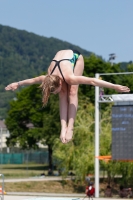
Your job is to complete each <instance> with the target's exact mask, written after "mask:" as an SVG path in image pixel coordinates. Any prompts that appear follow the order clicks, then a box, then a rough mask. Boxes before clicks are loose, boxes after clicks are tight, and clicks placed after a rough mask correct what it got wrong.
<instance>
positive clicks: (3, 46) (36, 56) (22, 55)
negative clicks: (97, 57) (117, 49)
mask: <svg viewBox="0 0 133 200" xmlns="http://www.w3.org/2000/svg"><path fill="white" fill-rule="evenodd" d="M61 49H77V50H79V51H80V52H81V53H82V54H83V55H84V56H90V54H91V52H88V51H86V50H84V49H82V48H80V47H79V46H76V45H73V44H70V43H68V42H65V41H62V40H59V39H56V38H53V37H51V38H47V37H43V36H38V35H36V34H34V33H29V32H27V31H22V30H17V29H15V28H11V27H8V26H3V25H0V96H1V98H0V119H2V118H5V116H6V111H7V108H8V105H9V101H10V100H11V99H12V98H14V97H15V94H14V92H10V91H9V92H5V90H4V88H5V86H6V85H7V84H9V83H11V82H14V81H19V80H23V79H26V78H31V77H34V76H38V75H40V74H42V72H44V71H46V70H47V67H48V66H49V64H50V62H51V59H52V58H53V56H54V55H55V53H56V52H57V51H58V50H61Z"/></svg>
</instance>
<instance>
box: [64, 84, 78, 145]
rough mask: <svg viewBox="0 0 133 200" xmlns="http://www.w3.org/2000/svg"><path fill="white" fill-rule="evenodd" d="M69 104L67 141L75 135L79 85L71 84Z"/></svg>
mask: <svg viewBox="0 0 133 200" xmlns="http://www.w3.org/2000/svg"><path fill="white" fill-rule="evenodd" d="M69 87H70V88H69V90H68V91H69V97H68V98H69V104H68V127H67V132H66V143H67V142H69V141H70V140H71V139H72V137H73V127H74V121H75V117H76V113H77V107H78V86H77V85H72V86H69Z"/></svg>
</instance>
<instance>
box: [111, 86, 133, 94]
mask: <svg viewBox="0 0 133 200" xmlns="http://www.w3.org/2000/svg"><path fill="white" fill-rule="evenodd" d="M114 89H115V90H116V91H117V92H130V89H129V88H128V87H127V86H123V85H115V86H114Z"/></svg>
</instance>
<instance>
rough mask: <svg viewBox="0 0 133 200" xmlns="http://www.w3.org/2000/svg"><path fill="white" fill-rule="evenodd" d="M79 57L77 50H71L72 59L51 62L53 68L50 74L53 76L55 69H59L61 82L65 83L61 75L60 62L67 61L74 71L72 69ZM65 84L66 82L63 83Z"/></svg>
mask: <svg viewBox="0 0 133 200" xmlns="http://www.w3.org/2000/svg"><path fill="white" fill-rule="evenodd" d="M79 56H80V52H79V51H77V50H73V58H72V59H62V60H59V61H57V60H52V61H55V66H54V68H53V70H52V72H51V74H53V72H54V70H55V68H56V67H58V69H59V71H60V73H61V76H62V78H63V80H64V81H65V78H64V76H63V74H62V71H61V68H60V62H61V61H63V60H69V61H70V62H71V63H72V67H73V70H74V67H75V65H76V62H77V60H78V58H79ZM51 74H50V75H51ZM65 82H66V81H65Z"/></svg>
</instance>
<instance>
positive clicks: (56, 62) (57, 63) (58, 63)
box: [50, 59, 68, 82]
mask: <svg viewBox="0 0 133 200" xmlns="http://www.w3.org/2000/svg"><path fill="white" fill-rule="evenodd" d="M63 60H68V59H62V60H59V61H57V60H52V61H55V66H54V68H53V69H52V72H51V73H50V74H52V73H53V72H54V70H55V68H56V67H57V66H58V69H59V71H60V73H61V76H62V78H63V80H64V81H65V82H66V80H65V78H64V76H63V73H62V71H61V68H60V62H61V61H63Z"/></svg>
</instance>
